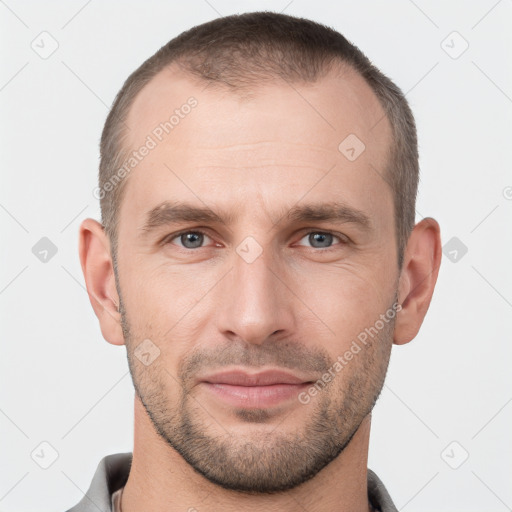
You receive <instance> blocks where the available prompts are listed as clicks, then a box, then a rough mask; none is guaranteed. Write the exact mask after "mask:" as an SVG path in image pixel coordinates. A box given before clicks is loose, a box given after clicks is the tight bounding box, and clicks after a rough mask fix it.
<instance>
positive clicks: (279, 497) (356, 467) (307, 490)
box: [121, 396, 372, 512]
mask: <svg viewBox="0 0 512 512" xmlns="http://www.w3.org/2000/svg"><path fill="white" fill-rule="evenodd" d="M369 435H370V416H367V417H366V418H365V419H364V420H363V422H362V424H361V426H360V427H359V429H358V431H357V432H356V433H355V434H354V436H353V438H352V440H351V441H350V443H349V444H348V446H347V447H346V448H345V449H344V450H343V452H342V453H341V454H340V455H339V456H338V457H337V458H336V459H334V460H333V461H332V462H331V463H330V464H328V465H327V466H326V467H325V468H323V469H322V470H321V471H320V472H319V473H318V474H317V475H315V476H314V477H313V478H311V479H310V480H308V481H307V482H304V483H303V484H302V485H300V486H298V487H296V488H294V489H291V490H288V491H283V492H281V493H278V494H272V495H249V494H245V493H240V492H237V491H232V490H226V489H223V488H222V487H219V486H218V485H215V484H213V483H212V482H210V481H209V480H207V479H206V478H205V477H203V476H202V475H201V474H199V473H196V472H195V471H194V469H193V468H192V467H191V466H190V465H189V464H188V463H187V462H186V461H185V460H184V459H183V458H182V456H181V455H180V454H179V453H178V452H177V451H176V450H174V448H172V447H171V446H169V445H168V444H167V443H166V442H165V441H164V440H163V439H162V438H161V437H160V436H159V435H158V434H157V432H156V431H155V429H154V427H153V424H152V422H151V420H150V418H149V416H148V415H147V413H146V410H145V409H144V406H143V405H142V403H141V402H140V400H139V399H138V397H137V396H136V397H135V430H134V449H133V459H132V466H131V470H130V475H129V477H128V481H127V483H126V485H125V488H124V490H123V493H122V499H121V508H122V511H123V512H137V511H140V510H153V511H155V512H159V511H164V510H165V511H166V512H177V511H183V510H191V511H193V510H208V511H209V512H221V511H222V512H235V511H237V512H256V511H261V510H269V511H274V510H275V511H277V510H279V511H282V512H295V511H296V510H297V508H298V507H297V505H298V504H300V505H301V506H300V507H299V508H302V509H305V510H308V511H309V512H318V511H322V512H349V511H350V512H368V510H370V511H371V510H372V509H371V507H369V504H368V494H367V483H366V479H367V459H368V443H369Z"/></svg>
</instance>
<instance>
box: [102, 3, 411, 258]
mask: <svg viewBox="0 0 512 512" xmlns="http://www.w3.org/2000/svg"><path fill="white" fill-rule="evenodd" d="M171 63H176V64H178V65H179V66H180V68H182V69H184V70H185V71H187V72H188V73H189V74H191V76H195V77H198V78H199V79H200V80H201V81H203V82H205V83H213V84H214V85H216V86H219V87H227V88H228V89H231V90H233V91H236V90H244V89H246V88H250V87H253V88H254V87H257V85H258V84H259V83H262V82H263V81H265V80H272V79H275V78H283V79H285V80H287V81H289V82H291V83H297V82H308V83H311V82H315V81H316V80H318V79H319V78H322V77H323V76H325V75H326V74H327V73H328V72H329V70H330V69H331V67H332V66H333V65H334V64H342V65H345V66H349V67H350V68H352V69H354V70H355V71H356V72H358V73H359V74H360V75H361V76H362V77H363V78H364V79H365V80H366V82H367V83H368V85H369V86H370V87H371V89H372V90H373V92H374V93H375V95H376V96H377V98H378V100H379V102H380V104H381V105H382V107H383V109H384V111H385V113H386V116H387V119H388V121H389V123H390V125H391V129H392V136H393V141H392V145H391V147H390V149H389V157H388V162H387V165H386V169H384V170H383V172H381V174H382V176H383V178H384V179H385V181H386V182H387V183H388V184H389V186H390V187H391V190H392V192H393V196H394V211H395V231H396V238H397V250H398V267H399V268H401V266H402V262H403V251H404V249H405V245H406V244H407V240H408V238H409V234H410V232H411V230H412V228H413V227H414V223H415V204H416V194H417V189H418V179H419V165H418V148H417V135H416V125H415V121H414V117H413V114H412V112H411V109H410V108H409V105H408V103H407V100H406V99H405V97H404V94H403V93H402V91H401V90H400V89H399V88H398V87H397V86H396V85H395V84H394V83H393V82H392V81H391V80H390V79H389V78H388V77H387V76H385V75H384V74H383V73H382V72H381V71H379V70H378V69H377V68H376V67H375V66H374V65H373V64H372V63H371V62H370V60H369V59H368V58H367V57H366V56H365V55H364V54H363V53H362V52H361V51H360V50H359V49H358V48H357V47H356V46H354V45H353V44H351V43H350V42H349V41H348V40H347V39H346V38H345V37H344V36H343V35H341V34H340V33H339V32H337V31H336V30H333V29H331V28H329V27H327V26H325V25H322V24H320V23H316V22H313V21H311V20H307V19H303V18H296V17H293V16H288V15H284V14H278V13H273V12H253V13H246V14H241V15H233V16H227V17H224V18H219V19H215V20H213V21H210V22H208V23H203V24H202V25H198V26H196V27H193V28H191V29H190V30H187V31H185V32H183V33H182V34H180V35H179V36H177V37H175V38H174V39H172V40H171V41H169V42H168V43H167V44H166V45H164V46H163V47H162V48H160V49H159V50H158V51H157V52H156V53H155V54H154V55H153V56H151V57H150V58H149V59H147V60H146V61H145V62H144V63H143V64H142V65H141V66H140V67H139V68H138V69H137V70H136V71H134V72H133V73H132V74H131V75H130V76H129V77H128V78H127V80H126V81H125V83H124V84H123V87H122V88H121V90H120V91H119V92H118V94H117V96H116V98H115V100H114V103H113V106H112V109H111V110H110V113H109V115H108V117H107V120H106V122H105V126H104V129H103V133H102V137H101V143H100V168H99V190H100V191H103V192H102V194H100V207H101V216H102V224H103V227H104V229H105V232H106V234H107V236H108V237H109V240H110V243H111V246H112V257H113V260H114V267H115V266H116V255H117V239H118V222H119V218H118V212H119V209H120V205H121V201H122V198H123V190H124V188H125V186H126V179H127V178H124V179H123V180H122V181H121V182H119V185H118V186H115V187H113V188H112V187H110V188H112V190H111V191H109V192H108V193H105V192H104V190H105V184H107V183H108V182H109V180H112V178H113V177H114V175H115V173H116V170H117V169H118V168H119V167H120V166H121V165H122V162H123V160H124V155H125V153H126V148H124V147H123V140H124V138H125V137H126V135H127V126H126V119H127V117H128V113H129V110H130V107H131V105H132V104H133V101H134V99H135V97H136V96H137V94H138V93H139V92H140V91H141V89H142V88H143V87H144V86H145V85H146V84H147V83H148V82H149V81H150V80H151V79H152V78H153V77H154V76H155V75H157V74H158V73H159V72H160V71H161V70H163V69H164V68H165V67H167V66H169V65H170V64H171ZM340 142H341V141H340ZM378 172H380V171H378Z"/></svg>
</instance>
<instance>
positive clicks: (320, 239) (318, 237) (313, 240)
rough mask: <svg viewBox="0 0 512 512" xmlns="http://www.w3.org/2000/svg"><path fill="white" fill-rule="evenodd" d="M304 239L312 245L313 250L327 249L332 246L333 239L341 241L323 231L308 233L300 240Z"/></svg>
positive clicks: (337, 237)
mask: <svg viewBox="0 0 512 512" xmlns="http://www.w3.org/2000/svg"><path fill="white" fill-rule="evenodd" d="M306 237H307V239H308V242H309V243H310V244H311V245H312V247H313V249H323V248H327V249H328V248H330V247H331V246H332V244H333V240H334V239H338V240H340V241H342V240H341V238H340V237H339V236H336V235H334V234H333V233H329V232H325V231H310V232H309V233H307V234H306V235H305V236H304V237H302V238H301V240H304V238H306Z"/></svg>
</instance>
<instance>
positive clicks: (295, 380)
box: [201, 370, 311, 386]
mask: <svg viewBox="0 0 512 512" xmlns="http://www.w3.org/2000/svg"><path fill="white" fill-rule="evenodd" d="M201 382H210V383H212V384H230V385H232V386H270V385H272V384H304V383H306V382H311V381H309V380H308V379H303V378H301V377H298V376H296V375H293V374H292V373H289V372H285V371H282V370H266V371H263V372H258V373H247V372H245V371H243V370H232V371H224V372H219V373H215V374H212V375H209V376H207V377H204V378H202V379H201Z"/></svg>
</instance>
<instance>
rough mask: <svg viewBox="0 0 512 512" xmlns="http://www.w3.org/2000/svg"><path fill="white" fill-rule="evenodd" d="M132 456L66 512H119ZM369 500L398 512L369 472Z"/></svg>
mask: <svg viewBox="0 0 512 512" xmlns="http://www.w3.org/2000/svg"><path fill="white" fill-rule="evenodd" d="M132 456H133V454H132V452H127V453H115V454H112V455H107V456H105V457H103V459H101V461H100V463H99V464H98V467H97V469H96V472H95V473H94V476H93V479H92V482H91V485H90V486H89V489H88V491H87V492H86V493H85V495H84V497H83V498H82V499H81V500H80V501H79V502H78V503H77V504H76V505H75V506H74V507H72V508H70V509H68V510H67V511H66V512H98V510H101V511H102V512H119V501H120V500H119V498H120V494H121V490H122V488H123V487H124V486H125V484H126V482H127V480H128V475H129V474H130V468H131V464H132ZM368 499H369V500H370V502H371V504H372V505H373V507H374V508H375V509H376V510H377V511H379V512H398V509H397V508H396V507H395V505H394V504H393V501H392V500H391V497H390V496H389V493H388V491H387V490H386V488H385V487H384V484H383V483H382V482H381V481H380V479H379V477H378V476H377V475H376V474H375V473H374V472H373V471H372V470H371V469H368Z"/></svg>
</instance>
